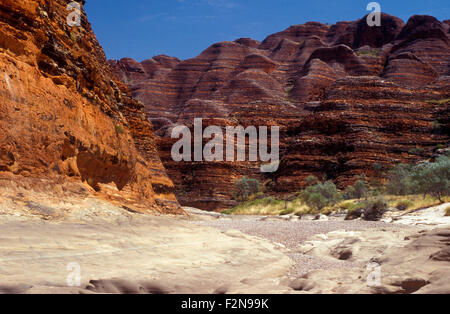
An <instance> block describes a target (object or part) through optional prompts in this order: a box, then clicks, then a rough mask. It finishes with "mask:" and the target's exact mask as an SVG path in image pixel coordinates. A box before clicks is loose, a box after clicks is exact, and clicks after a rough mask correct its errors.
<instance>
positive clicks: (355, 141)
mask: <svg viewBox="0 0 450 314" xmlns="http://www.w3.org/2000/svg"><path fill="white" fill-rule="evenodd" d="M449 32H450V27H449V23H448V21H444V22H439V21H438V20H436V19H435V18H433V17H430V16H413V17H411V19H410V20H409V21H408V22H407V23H406V24H405V23H404V22H403V21H402V20H400V19H398V18H396V17H393V16H390V15H388V14H383V15H382V26H381V27H369V26H368V25H367V23H366V18H365V17H364V18H362V19H360V20H358V21H354V22H340V23H337V24H336V25H333V26H328V25H324V24H321V23H316V22H312V23H306V24H304V25H295V26H291V27H290V28H288V29H286V30H284V31H282V32H280V33H277V34H274V35H271V36H269V37H267V38H266V39H265V40H264V41H263V42H261V43H259V42H257V41H255V40H252V39H248V38H243V39H238V40H236V41H235V42H222V43H217V44H214V45H212V46H211V47H209V48H208V49H206V50H205V51H204V52H202V53H201V54H200V55H199V56H198V57H196V58H193V59H189V60H184V61H179V60H177V59H175V58H169V57H167V56H158V57H154V58H152V59H149V60H146V61H144V62H142V63H139V62H137V61H134V60H132V59H123V60H119V61H110V64H111V66H112V68H113V69H114V71H115V72H116V73H118V75H119V76H120V77H121V78H122V80H124V82H125V83H127V84H128V85H129V87H130V89H131V91H132V94H133V96H134V97H135V98H136V99H138V100H140V101H142V102H143V103H144V104H145V108H146V110H147V112H148V113H149V115H150V118H151V120H152V122H153V124H154V125H155V128H156V134H157V135H159V136H160V138H159V140H158V145H159V148H160V150H161V156H162V160H163V163H164V165H165V166H166V168H167V169H168V172H169V175H170V177H171V178H172V179H173V181H174V182H175V185H176V190H177V196H178V199H179V200H180V202H181V203H182V204H186V205H193V206H197V207H200V208H204V209H209V210H212V209H219V208H224V207H227V206H231V205H233V201H232V199H231V191H232V188H233V181H234V180H236V179H237V178H239V177H241V176H243V175H250V176H255V177H259V178H260V179H261V180H262V181H264V183H265V184H266V187H267V188H268V190H269V191H275V192H290V191H295V190H297V189H299V188H301V187H302V185H303V184H304V182H303V180H304V178H305V177H307V176H309V175H311V174H315V175H317V176H319V177H327V178H329V179H333V180H336V181H337V182H338V183H339V184H340V185H341V186H342V187H343V186H345V185H347V184H348V183H350V182H352V181H353V180H354V179H355V178H356V177H357V175H359V174H361V173H367V175H368V176H369V177H376V176H377V175H378V174H377V173H376V171H374V170H373V169H375V168H376V169H379V168H380V167H381V168H388V167H390V166H392V165H393V164H395V163H398V162H415V161H418V160H422V159H426V158H430V157H432V156H433V154H434V153H435V151H436V149H437V145H438V144H444V145H447V144H448V143H449V133H448V123H449V114H448V112H449V105H450V104H449V102H448V101H447V102H442V101H441V102H439V100H442V99H448V98H449V97H450V88H449V86H450V49H449V44H450V42H449V36H450V33H449ZM195 117H198V118H200V117H202V118H204V119H205V122H204V124H205V126H207V125H208V124H209V125H210V124H216V125H220V126H226V125H238V124H241V125H243V126H248V125H255V126H259V125H269V126H270V125H279V126H281V129H282V133H283V134H282V143H281V145H282V147H281V148H282V156H281V157H282V160H281V165H280V170H279V171H278V172H276V173H275V174H272V175H261V174H260V173H259V172H258V166H259V164H258V163H176V162H174V161H172V159H171V156H170V149H171V145H172V144H173V142H174V141H173V140H171V139H170V130H171V128H172V127H173V126H174V125H176V124H184V125H192V122H193V119H194V118H195ZM437 125H439V127H438V128H437V127H436V126H437Z"/></svg>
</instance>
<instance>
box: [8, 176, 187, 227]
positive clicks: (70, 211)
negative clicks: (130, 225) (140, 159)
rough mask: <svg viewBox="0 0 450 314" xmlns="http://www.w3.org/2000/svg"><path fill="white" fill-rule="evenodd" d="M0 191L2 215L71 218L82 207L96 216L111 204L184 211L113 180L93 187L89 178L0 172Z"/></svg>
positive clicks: (140, 209)
mask: <svg viewBox="0 0 450 314" xmlns="http://www.w3.org/2000/svg"><path fill="white" fill-rule="evenodd" d="M0 195H1V197H0V215H2V214H3V215H6V214H9V215H13V216H15V217H26V218H27V217H34V218H37V219H44V220H53V221H55V220H56V221H60V220H64V219H71V218H70V217H72V218H73V216H74V215H75V216H76V215H77V214H76V213H77V210H79V209H81V208H88V211H91V212H92V215H94V216H95V215H97V214H99V213H100V212H101V210H102V209H103V208H108V207H109V206H116V207H118V208H121V209H123V210H124V211H127V212H134V213H145V214H155V215H158V214H176V215H179V214H184V212H183V210H182V209H181V208H180V207H179V206H178V204H177V203H176V201H174V202H173V203H172V202H169V201H168V200H167V199H158V198H155V201H154V202H151V201H149V200H147V199H145V198H143V197H140V196H139V195H138V194H136V193H132V192H131V191H128V192H127V191H119V189H118V188H117V186H116V185H115V184H114V183H110V184H99V185H98V188H97V189H94V188H92V187H91V186H90V185H89V184H88V183H87V182H80V181H79V180H77V179H75V178H74V179H67V178H65V177H62V176H61V177H51V176H50V177H47V178H35V177H23V176H21V175H14V174H11V173H8V172H0ZM100 214H101V213H100Z"/></svg>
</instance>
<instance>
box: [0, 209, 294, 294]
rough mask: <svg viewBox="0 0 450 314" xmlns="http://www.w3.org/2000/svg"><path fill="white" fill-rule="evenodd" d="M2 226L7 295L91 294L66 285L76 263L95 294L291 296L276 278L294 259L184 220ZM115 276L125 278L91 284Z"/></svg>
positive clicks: (0, 262) (0, 267)
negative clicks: (273, 294) (243, 293)
mask: <svg viewBox="0 0 450 314" xmlns="http://www.w3.org/2000/svg"><path fill="white" fill-rule="evenodd" d="M0 228H1V230H2V231H1V233H2V235H1V236H0V285H1V286H2V287H0V289H3V291H4V292H8V290H9V291H11V290H13V291H14V290H17V291H19V292H28V293H41V292H43V293H45V292H52V293H53V292H79V291H81V292H86V291H83V290H84V289H74V288H68V287H67V278H68V277H69V275H70V274H71V273H72V271H71V269H69V270H68V266H69V265H73V263H75V265H79V266H80V270H81V287H83V288H84V287H88V288H89V289H91V290H95V291H96V292H113V293H114V292H124V293H127V292H150V293H152V292H158V293H213V292H222V293H223V292H230V293H231V292H236V293H239V292H251V293H261V292H264V291H273V292H279V293H282V292H287V291H288V288H287V287H282V286H280V284H279V282H280V279H279V278H280V277H281V276H282V275H283V274H285V273H286V272H287V270H288V269H289V268H290V266H291V264H292V262H291V261H290V259H289V258H288V257H287V256H285V255H284V254H283V253H282V252H281V251H280V250H279V249H277V248H276V246H275V245H274V244H271V243H270V242H267V241H263V240H260V239H257V238H254V237H250V236H247V235H244V234H242V233H239V232H231V231H229V232H221V231H219V230H214V229H212V228H206V227H200V226H195V225H192V224H190V223H189V222H187V221H182V220H181V219H180V218H175V217H137V216H136V215H135V214H131V215H129V216H128V217H125V216H124V217H120V218H117V219H116V220H115V221H105V220H103V221H102V220H99V221H95V220H94V221H90V222H89V223H74V222H57V223H55V222H43V221H26V222H24V221H14V220H13V221H6V222H5V220H4V219H2V222H1V226H0ZM250 257H251V258H250ZM72 270H73V269H72ZM112 278H118V279H120V280H119V282H115V283H110V282H106V283H104V282H100V283H96V284H94V285H92V284H89V282H90V281H91V280H98V279H112Z"/></svg>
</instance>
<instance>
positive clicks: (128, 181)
mask: <svg viewBox="0 0 450 314" xmlns="http://www.w3.org/2000/svg"><path fill="white" fill-rule="evenodd" d="M78 2H79V3H80V5H82V4H83V2H84V1H78ZM67 5H68V1H63V0H32V1H30V0H27V1H24V0H4V1H2V2H1V3H0V30H1V31H0V99H1V101H0V176H5V177H7V178H8V180H16V181H18V182H19V181H20V182H21V181H24V182H25V181H26V180H32V181H33V180H34V181H33V182H36V180H35V179H36V178H42V179H45V180H47V181H46V182H49V183H48V184H54V185H55V186H58V185H60V183H61V182H64V181H74V182H78V183H80V184H81V183H82V182H84V184H85V187H86V189H88V190H90V191H91V193H92V194H94V195H96V196H98V197H104V198H107V199H108V200H111V201H115V202H119V203H120V204H123V205H124V206H125V207H126V208H131V209H133V210H138V211H141V212H149V211H152V210H156V211H159V212H165V213H180V212H181V210H180V209H179V205H178V202H177V200H176V198H175V196H174V194H173V190H174V186H173V183H172V181H171V180H170V179H169V178H168V177H167V175H166V172H165V169H164V167H163V165H162V163H161V161H160V159H159V157H158V153H157V148H156V144H155V138H154V135H153V130H152V126H151V124H150V123H149V122H148V119H147V116H146V113H145V111H144V108H143V105H142V104H140V103H138V102H137V101H135V100H133V99H132V98H131V94H130V91H129V89H128V87H127V86H126V85H125V84H123V83H122V82H120V81H119V80H117V79H116V78H115V75H114V74H113V73H112V72H111V69H110V67H109V65H108V63H107V61H106V58H105V55H104V53H103V50H102V48H101V47H100V45H99V43H98V42H97V40H96V37H95V35H94V33H93V31H92V29H91V26H90V24H89V22H88V21H87V18H86V15H85V13H84V11H83V10H81V25H80V26H69V25H68V23H67V16H68V14H69V13H70V11H68V10H67ZM129 69H132V67H130V68H129ZM31 188H34V187H31Z"/></svg>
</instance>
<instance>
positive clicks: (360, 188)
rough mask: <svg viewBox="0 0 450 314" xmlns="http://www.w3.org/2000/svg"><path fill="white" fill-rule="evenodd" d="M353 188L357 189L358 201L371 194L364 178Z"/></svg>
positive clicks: (356, 196)
mask: <svg viewBox="0 0 450 314" xmlns="http://www.w3.org/2000/svg"><path fill="white" fill-rule="evenodd" d="M353 188H354V189H355V198H357V199H362V198H364V197H366V196H367V195H368V194H369V187H368V186H367V184H366V182H365V181H364V180H363V179H362V178H360V179H358V180H357V181H356V182H355V184H354V185H353Z"/></svg>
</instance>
